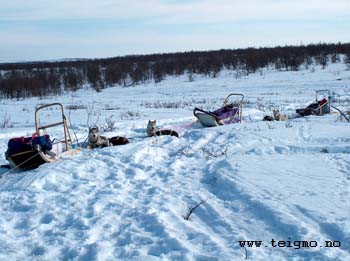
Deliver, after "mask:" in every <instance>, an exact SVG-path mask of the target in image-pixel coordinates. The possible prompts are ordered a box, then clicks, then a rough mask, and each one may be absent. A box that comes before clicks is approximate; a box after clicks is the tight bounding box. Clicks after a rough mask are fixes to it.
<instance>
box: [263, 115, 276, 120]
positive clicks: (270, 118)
mask: <svg viewBox="0 0 350 261" xmlns="http://www.w3.org/2000/svg"><path fill="white" fill-rule="evenodd" d="M273 120H274V119H273V117H271V116H270V115H266V116H265V117H264V118H263V121H273Z"/></svg>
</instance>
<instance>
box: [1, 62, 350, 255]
mask: <svg viewBox="0 0 350 261" xmlns="http://www.w3.org/2000/svg"><path fill="white" fill-rule="evenodd" d="M339 79H340V80H339ZM317 89H330V91H331V92H332V94H333V97H334V99H335V100H336V101H337V103H335V105H336V106H337V107H340V108H346V107H347V108H349V101H350V99H349V93H350V71H346V70H345V66H344V65H343V64H331V65H329V66H328V67H327V68H326V69H324V70H322V69H321V68H320V67H315V68H314V69H313V70H301V71H298V72H287V71H286V72H279V71H273V70H264V71H263V72H262V75H261V74H260V73H256V74H253V75H250V76H247V77H243V78H239V79H235V78H234V75H233V74H232V73H231V72H228V71H225V72H222V73H221V75H220V76H219V77H218V78H214V79H212V78H204V77H199V76H196V78H195V81H194V82H188V78H187V77H186V76H183V77H169V78H168V79H167V80H165V81H163V82H161V83H159V84H158V85H154V84H153V83H145V84H143V85H139V86H136V87H130V88H121V87H114V88H109V89H105V90H103V91H102V92H100V93H96V92H94V91H92V90H80V91H78V92H76V93H68V94H67V95H65V96H62V97H51V98H46V99H36V98H33V99H26V100H19V101H15V100H2V101H1V104H0V119H3V118H4V117H5V114H6V115H10V117H11V122H12V123H13V125H14V126H13V128H5V129H0V144H1V147H0V155H1V157H0V164H6V160H5V157H4V152H5V151H6V148H7V141H8V139H9V138H12V137H16V136H23V135H31V134H32V133H33V132H34V109H35V107H36V106H37V105H38V104H45V103H51V102H62V103H63V104H64V105H65V106H66V113H67V114H69V118H70V121H71V123H72V126H71V127H72V129H73V130H74V132H75V133H76V135H77V137H78V139H79V141H80V142H83V141H84V140H85V138H86V136H87V131H88V129H87V125H88V123H87V120H88V118H89V125H93V124H94V123H99V124H100V126H101V127H106V125H107V119H108V118H110V117H111V118H110V119H111V120H112V121H115V127H116V128H115V129H114V130H112V131H108V132H105V133H104V135H106V136H109V137H112V136H115V135H121V136H126V137H128V138H130V143H129V144H128V145H124V146H118V147H109V148H104V149H96V150H88V149H83V150H82V151H81V152H80V153H78V154H77V155H74V156H71V157H65V158H63V159H61V160H60V161H58V162H55V163H51V164H45V165H42V166H40V167H39V168H37V169H35V170H31V171H27V172H19V171H12V172H10V173H8V172H7V170H6V169H1V170H0V171H1V172H0V173H2V176H1V177H2V178H1V179H0V211H1V215H0V244H1V246H2V247H1V248H0V260H19V259H25V260H68V259H74V260H116V259H119V260H244V259H245V257H246V252H245V251H246V250H247V257H248V260H350V257H349V255H350V253H349V248H350V218H349V216H350V206H349V196H350V137H349V134H350V131H349V128H350V125H349V123H347V122H345V121H340V120H338V118H339V115H338V114H336V113H332V114H329V115H326V116H322V117H317V116H310V117H305V118H298V119H293V120H291V121H290V124H289V125H288V124H287V123H286V122H269V123H267V122H263V121H261V119H262V118H263V116H264V115H271V108H272V107H275V108H277V107H278V108H280V109H282V110H283V111H284V112H285V113H287V114H292V113H293V112H294V110H295V109H296V108H301V107H303V106H305V105H307V104H308V103H309V102H310V101H312V100H313V99H314V95H315V93H314V92H315V90H317ZM231 92H235V93H243V94H244V95H245V105H244V108H243V122H242V124H233V125H227V126H220V127H215V128H203V127H201V126H200V125H199V124H198V123H194V121H195V118H194V117H193V114H192V110H193V108H194V107H196V106H197V107H201V108H204V109H215V108H218V107H219V106H220V105H221V103H222V101H223V99H224V98H225V96H226V95H228V94H229V93H231ZM69 105H79V106H80V107H79V108H78V109H74V110H71V111H70V110H69V109H67V108H68V107H67V106H69ZM55 113H56V111H50V110H48V111H46V112H45V113H44V115H43V116H44V118H46V119H47V120H48V121H49V120H52V119H53V118H54V117H55V116H54V115H55ZM89 114H90V116H89V117H88V115H89ZM149 119H156V120H157V124H158V125H159V126H160V127H166V128H173V129H175V130H177V131H179V132H180V138H176V137H171V136H161V137H152V138H148V137H146V125H147V122H148V120H149ZM58 133H59V130H53V132H52V133H50V135H51V136H52V137H55V135H58ZM71 134H73V133H71ZM202 200H203V203H202V204H201V205H200V206H199V207H198V208H196V209H195V211H194V212H193V213H192V214H191V216H190V219H189V220H185V219H184V216H186V214H187V213H188V211H189V208H190V207H194V206H195V205H197V204H198V203H199V202H201V201H202ZM272 239H274V240H275V241H280V240H283V241H291V242H292V246H293V242H295V241H302V240H304V241H316V242H317V243H318V246H317V247H309V248H303V247H301V248H299V249H298V248H297V247H296V246H295V245H294V246H295V247H272V245H271V240H272ZM239 240H261V241H263V246H262V247H260V248H259V247H248V246H247V247H246V250H245V249H244V248H242V247H240V245H239V242H238V241H239ZM326 240H331V241H340V242H341V246H340V247H324V242H325V241H326ZM265 245H266V247H265ZM320 245H323V247H319V246H320Z"/></svg>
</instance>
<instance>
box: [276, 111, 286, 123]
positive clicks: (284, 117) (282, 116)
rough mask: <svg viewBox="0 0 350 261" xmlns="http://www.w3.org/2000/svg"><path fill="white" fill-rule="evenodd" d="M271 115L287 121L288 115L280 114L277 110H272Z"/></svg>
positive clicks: (277, 119)
mask: <svg viewBox="0 0 350 261" xmlns="http://www.w3.org/2000/svg"><path fill="white" fill-rule="evenodd" d="M273 116H274V118H275V120H276V121H287V120H288V115H285V114H282V113H281V112H280V111H279V110H273Z"/></svg>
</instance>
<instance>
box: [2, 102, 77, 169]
mask: <svg viewBox="0 0 350 261" xmlns="http://www.w3.org/2000/svg"><path fill="white" fill-rule="evenodd" d="M47 108H50V109H52V111H55V109H58V110H59V111H60V114H61V117H62V120H60V121H59V122H53V123H50V124H45V125H41V124H40V119H39V114H40V112H41V111H42V110H43V109H47ZM58 126H62V129H61V130H62V134H63V137H64V138H63V139H54V140H53V141H51V139H50V136H49V135H48V134H46V131H47V129H49V128H54V127H58ZM35 131H36V132H35V133H34V134H33V136H31V137H20V138H12V139H10V140H9V142H8V148H7V151H6V152H5V157H6V159H7V160H8V162H9V166H10V167H11V168H19V169H22V170H28V169H34V168H37V167H38V166H40V165H42V164H44V163H50V162H55V161H57V160H58V159H60V157H62V156H64V155H72V154H75V153H76V152H77V150H76V149H72V140H71V136H70V133H69V129H68V127H67V121H66V116H65V114H64V109H63V105H62V104H60V103H52V104H47V105H43V106H40V107H38V108H37V109H36V110H35ZM61 137H62V136H61Z"/></svg>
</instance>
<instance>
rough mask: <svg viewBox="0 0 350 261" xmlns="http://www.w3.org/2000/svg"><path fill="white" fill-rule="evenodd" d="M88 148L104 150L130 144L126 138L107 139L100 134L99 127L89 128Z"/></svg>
mask: <svg viewBox="0 0 350 261" xmlns="http://www.w3.org/2000/svg"><path fill="white" fill-rule="evenodd" d="M88 142H89V145H88V147H89V148H91V149H96V148H104V147H109V146H117V145H124V144H127V143H129V140H128V139H127V138H125V137H119V136H116V137H112V138H107V137H105V136H101V135H100V132H99V128H98V127H92V128H89V135H88Z"/></svg>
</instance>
